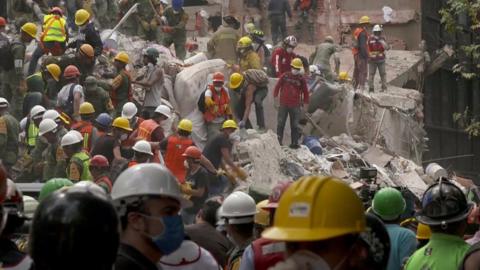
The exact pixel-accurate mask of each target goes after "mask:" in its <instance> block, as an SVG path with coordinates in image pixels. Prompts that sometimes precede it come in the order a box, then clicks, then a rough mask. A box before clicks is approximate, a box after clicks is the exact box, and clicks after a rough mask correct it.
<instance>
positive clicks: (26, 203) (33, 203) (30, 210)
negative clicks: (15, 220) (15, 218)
mask: <svg viewBox="0 0 480 270" xmlns="http://www.w3.org/2000/svg"><path fill="white" fill-rule="evenodd" d="M37 207H38V201H37V200H35V199H34V198H33V197H30V196H27V195H24V196H23V212H24V214H25V216H26V217H27V218H30V219H31V218H33V214H35V210H37Z"/></svg>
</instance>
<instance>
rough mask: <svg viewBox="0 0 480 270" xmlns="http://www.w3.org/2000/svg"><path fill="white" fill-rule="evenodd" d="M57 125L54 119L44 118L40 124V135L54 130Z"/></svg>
mask: <svg viewBox="0 0 480 270" xmlns="http://www.w3.org/2000/svg"><path fill="white" fill-rule="evenodd" d="M57 127H58V125H57V123H55V121H53V120H52V119H43V120H42V122H40V125H38V135H40V136H43V135H44V134H45V133H47V132H50V131H53V130H55V129H56V128H57Z"/></svg>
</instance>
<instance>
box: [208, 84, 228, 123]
mask: <svg viewBox="0 0 480 270" xmlns="http://www.w3.org/2000/svg"><path fill="white" fill-rule="evenodd" d="M209 88H210V91H211V92H212V100H213V102H214V103H215V105H213V106H210V107H209V108H207V110H206V111H205V113H204V114H203V117H204V119H205V121H207V122H211V121H213V120H214V119H215V118H217V117H221V116H225V118H226V117H227V116H228V115H227V111H228V106H229V104H230V98H229V97H228V94H227V91H225V88H223V87H222V90H220V95H218V94H217V90H215V88H214V87H213V85H209Z"/></svg>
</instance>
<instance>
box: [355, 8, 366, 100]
mask: <svg viewBox="0 0 480 270" xmlns="http://www.w3.org/2000/svg"><path fill="white" fill-rule="evenodd" d="M359 24H360V26H359V27H357V28H356V29H355V31H354V32H353V43H354V44H353V48H352V53H353V59H354V63H355V65H354V68H353V88H354V89H355V90H357V89H360V90H361V91H363V90H364V89H365V83H366V80H367V72H368V65H367V64H368V63H367V62H368V36H369V34H368V30H367V27H368V26H369V25H370V18H369V17H368V16H362V17H361V18H360V21H359Z"/></svg>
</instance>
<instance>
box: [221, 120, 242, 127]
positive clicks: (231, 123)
mask: <svg viewBox="0 0 480 270" xmlns="http://www.w3.org/2000/svg"><path fill="white" fill-rule="evenodd" d="M226 128H234V129H237V128H238V127H237V123H235V121H233V120H227V121H225V122H223V125H222V129H226Z"/></svg>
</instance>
